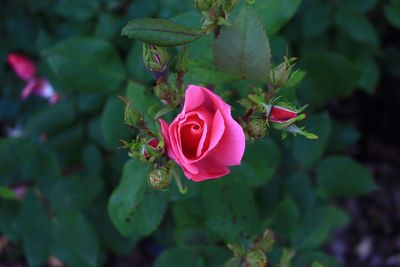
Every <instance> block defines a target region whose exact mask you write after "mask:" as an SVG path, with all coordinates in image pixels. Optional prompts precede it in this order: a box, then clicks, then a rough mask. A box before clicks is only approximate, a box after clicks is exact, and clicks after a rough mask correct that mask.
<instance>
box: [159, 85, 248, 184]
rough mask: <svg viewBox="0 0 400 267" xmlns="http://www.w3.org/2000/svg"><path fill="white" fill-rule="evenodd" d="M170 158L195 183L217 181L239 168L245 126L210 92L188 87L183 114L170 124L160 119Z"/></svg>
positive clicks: (219, 98)
mask: <svg viewBox="0 0 400 267" xmlns="http://www.w3.org/2000/svg"><path fill="white" fill-rule="evenodd" d="M160 124H161V127H162V135H163V137H164V142H165V147H166V149H167V153H168V156H169V157H170V158H171V159H173V160H174V161H175V162H176V163H178V164H179V165H180V166H181V167H182V169H183V172H184V173H185V175H186V177H187V178H189V179H190V180H193V181H195V182H200V181H203V180H207V179H212V178H218V177H221V176H224V175H226V174H228V173H229V172H230V170H229V169H228V166H235V165H239V164H240V161H241V159H242V157H243V153H244V149H245V137H244V133H243V129H242V127H240V125H239V123H237V122H236V121H235V120H234V119H233V118H232V115H231V107H230V106H229V105H228V104H227V103H225V102H224V101H223V100H222V99H221V97H219V96H218V95H216V94H214V93H213V92H211V91H210V90H208V89H206V88H203V87H199V86H195V85H189V87H188V89H187V90H186V95H185V105H184V107H183V110H182V112H181V113H180V114H179V115H178V116H177V117H176V118H175V119H174V121H173V122H172V123H171V125H169V126H168V124H167V123H166V122H165V121H164V120H162V119H160Z"/></svg>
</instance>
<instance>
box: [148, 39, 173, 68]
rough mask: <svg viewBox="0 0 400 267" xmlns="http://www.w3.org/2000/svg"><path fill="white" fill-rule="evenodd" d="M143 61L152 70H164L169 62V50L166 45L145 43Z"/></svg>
mask: <svg viewBox="0 0 400 267" xmlns="http://www.w3.org/2000/svg"><path fill="white" fill-rule="evenodd" d="M143 61H144V65H145V66H146V68H148V69H149V70H150V71H155V72H163V71H164V70H165V68H166V67H167V64H168V51H167V49H166V48H165V47H160V46H156V45H149V44H146V43H143Z"/></svg>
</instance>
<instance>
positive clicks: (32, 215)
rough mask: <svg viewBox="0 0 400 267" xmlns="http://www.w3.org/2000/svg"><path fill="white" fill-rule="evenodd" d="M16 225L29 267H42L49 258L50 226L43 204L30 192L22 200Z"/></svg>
mask: <svg viewBox="0 0 400 267" xmlns="http://www.w3.org/2000/svg"><path fill="white" fill-rule="evenodd" d="M17 223H18V228H19V232H20V234H21V236H22V245H23V248H24V253H25V256H26V258H27V260H28V263H29V266H42V265H43V264H44V263H45V262H47V259H48V257H49V252H50V251H49V244H50V241H51V232H50V231H49V229H50V228H51V227H50V225H51V224H50V218H49V217H48V214H47V211H46V210H45V209H44V206H43V204H42V203H41V202H40V200H39V199H38V198H37V197H36V196H35V195H34V193H33V192H32V191H29V192H28V193H27V194H26V196H25V198H24V202H23V204H22V207H21V210H20V212H19V216H18V219H17Z"/></svg>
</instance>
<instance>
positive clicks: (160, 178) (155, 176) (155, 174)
mask: <svg viewBox="0 0 400 267" xmlns="http://www.w3.org/2000/svg"><path fill="white" fill-rule="evenodd" d="M149 183H150V185H151V187H152V188H153V189H155V190H161V189H166V188H168V187H169V185H170V184H171V172H170V169H169V168H168V167H166V166H163V167H160V168H155V169H154V170H153V171H152V172H151V173H150V175H149Z"/></svg>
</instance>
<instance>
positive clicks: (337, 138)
mask: <svg viewBox="0 0 400 267" xmlns="http://www.w3.org/2000/svg"><path fill="white" fill-rule="evenodd" d="M359 139H360V133H359V132H358V131H357V130H356V129H355V128H354V127H353V126H352V125H351V124H350V123H343V122H340V121H334V122H333V124H332V134H331V136H330V140H329V144H328V151H329V152H332V151H334V152H341V151H344V150H345V149H347V148H349V147H351V145H353V144H354V143H356V142H357V141H358V140H359Z"/></svg>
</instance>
